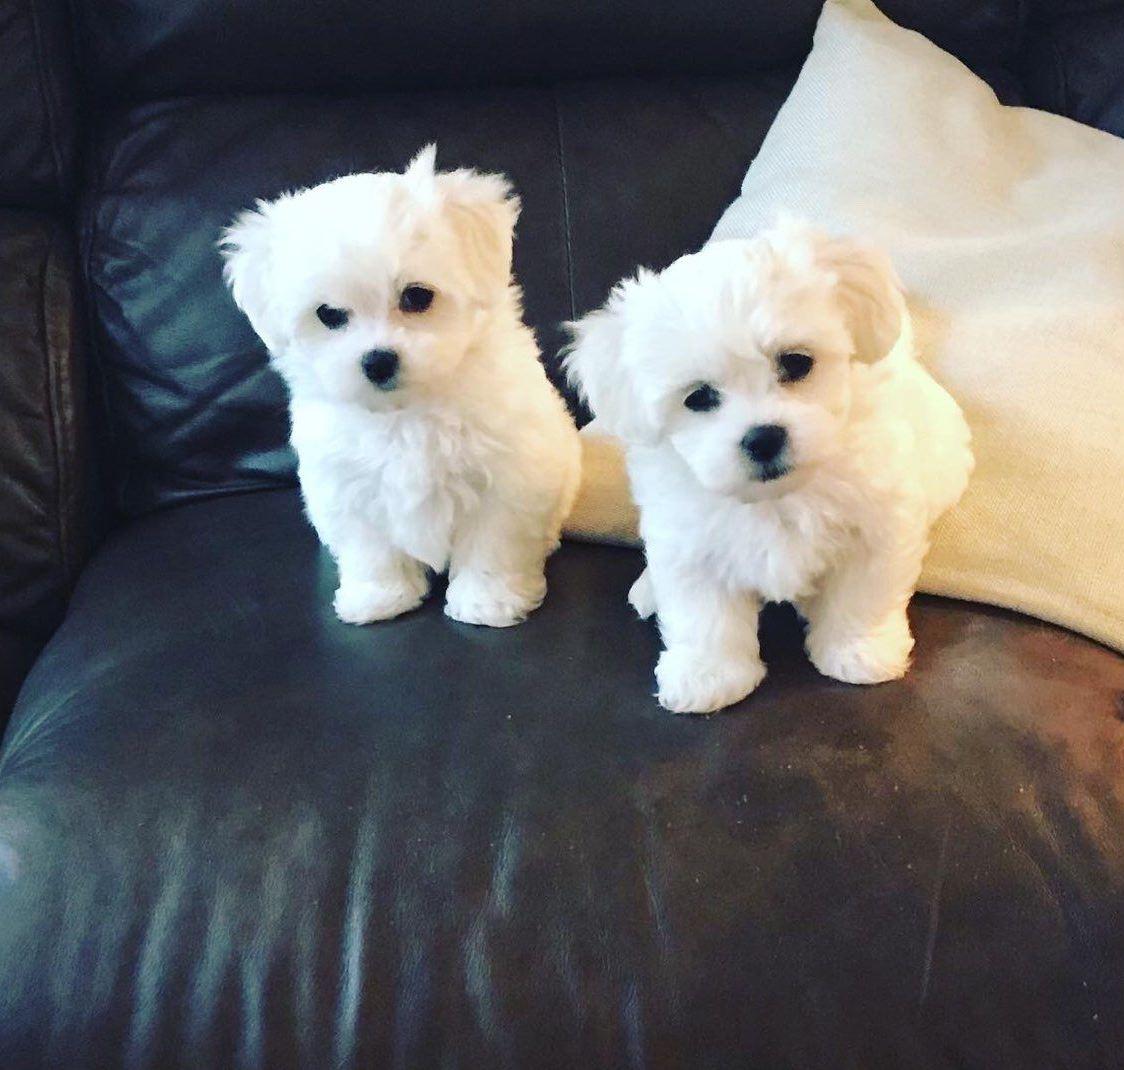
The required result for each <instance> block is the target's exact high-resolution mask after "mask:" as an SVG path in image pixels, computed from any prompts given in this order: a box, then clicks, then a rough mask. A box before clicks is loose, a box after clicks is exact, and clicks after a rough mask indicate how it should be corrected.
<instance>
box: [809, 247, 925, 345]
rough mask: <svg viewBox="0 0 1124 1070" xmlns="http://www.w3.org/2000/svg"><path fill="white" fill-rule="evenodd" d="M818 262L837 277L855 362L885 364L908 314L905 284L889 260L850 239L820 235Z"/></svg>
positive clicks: (838, 291) (877, 250) (817, 252)
mask: <svg viewBox="0 0 1124 1070" xmlns="http://www.w3.org/2000/svg"><path fill="white" fill-rule="evenodd" d="M816 259H817V261H818V262H819V263H820V264H822V265H823V266H824V267H826V268H827V269H828V270H829V271H830V272H831V273H832V274H833V275H835V277H836V280H837V281H836V287H837V291H836V292H837V293H838V295H839V300H840V302H841V303H842V305H843V308H844V311H845V314H846V317H847V325H848V327H849V328H850V331H851V340H852V341H853V342H854V345H855V352H854V357H855V359H856V360H862V361H867V362H868V363H872V362H873V361H876V360H881V359H882V357H884V356H886V354H887V353H889V352H890V350H891V349H892V348H893V346H894V343H895V342H896V341H897V340H898V335H899V334H901V329H902V317H903V315H904V314H905V299H904V297H903V296H902V284H901V282H900V281H899V280H898V276H897V273H896V272H895V271H894V266H893V264H892V263H891V262H890V258H889V256H887V255H886V254H885V253H884V252H883V251H882V250H881V249H876V248H874V247H873V246H868V245H863V244H862V243H860V242H857V241H854V240H852V239H850V238H834V237H828V236H827V235H820V236H819V238H818V240H817V243H816Z"/></svg>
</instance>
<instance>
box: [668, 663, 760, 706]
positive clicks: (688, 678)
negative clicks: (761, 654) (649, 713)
mask: <svg viewBox="0 0 1124 1070" xmlns="http://www.w3.org/2000/svg"><path fill="white" fill-rule="evenodd" d="M764 679H765V666H764V665H763V664H762V663H761V660H760V658H755V659H752V660H750V659H747V658H732V657H727V658H720V657H715V656H714V655H713V654H710V653H707V652H705V651H701V650H698V649H692V648H690V647H671V648H669V649H667V650H665V651H664V652H663V653H662V654H661V655H660V660H659V661H658V662H657V663H656V683H657V684H658V685H659V692H658V694H657V696H656V697H657V698H658V699H659V703H660V705H661V706H663V707H664V709H668V710H671V712H672V713H714V712H715V711H716V710H721V709H723V708H724V707H726V706H732V705H733V704H734V703H735V702H740V701H741V700H742V699H743V698H745V697H746V695H748V694H750V692H752V691H753V690H754V689H755V688H756V687H757V685H758V684H759V683H761V681H762V680H764Z"/></svg>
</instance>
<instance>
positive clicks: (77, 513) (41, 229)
mask: <svg viewBox="0 0 1124 1070" xmlns="http://www.w3.org/2000/svg"><path fill="white" fill-rule="evenodd" d="M81 333H82V329H81V326H80V324H79V321H78V313H77V310H76V297H75V291H74V266H73V250H72V248H71V241H70V238H69V236H68V234H67V232H66V229H65V228H64V227H63V226H62V225H61V224H59V223H56V222H55V221H53V220H52V219H50V218H49V217H47V216H45V215H41V214H38V213H34V212H16V211H0V457H2V458H3V462H2V469H3V479H2V480H0V628H7V629H11V630H13V631H16V632H19V633H22V634H25V635H28V636H39V637H41V638H45V637H46V635H47V634H49V632H50V630H51V629H52V628H53V627H54V626H55V625H56V624H57V623H58V621H59V619H60V617H61V615H62V611H63V607H64V605H65V601H66V597H67V594H68V593H69V589H70V586H71V583H72V582H73V580H74V578H75V577H76V575H77V573H78V570H79V568H80V567H81V565H82V559H83V554H84V551H85V539H86V523H85V508H86V502H87V495H86V477H85V460H84V458H83V456H82V454H83V451H84V450H85V448H86V445H87V443H86V435H85V423H86V397H85V390H84V369H83V363H82V360H83V358H82V348H81Z"/></svg>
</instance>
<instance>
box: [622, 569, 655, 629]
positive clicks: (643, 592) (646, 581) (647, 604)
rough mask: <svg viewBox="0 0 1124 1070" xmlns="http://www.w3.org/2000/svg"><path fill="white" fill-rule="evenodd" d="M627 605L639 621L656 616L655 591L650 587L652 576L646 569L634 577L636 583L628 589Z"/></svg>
mask: <svg viewBox="0 0 1124 1070" xmlns="http://www.w3.org/2000/svg"><path fill="white" fill-rule="evenodd" d="M628 604H629V605H630V606H632V608H633V609H634V610H635V611H636V615H637V616H638V617H639V618H640V619H641V620H647V619H648V618H649V617H654V616H655V615H656V591H655V588H654V587H653V586H652V576H651V574H650V573H649V572H648V570H647V569H644V571H643V572H641V573H640V575H639V576H637V577H636V582H635V583H633V585H632V586H631V587H630V588H629V589H628Z"/></svg>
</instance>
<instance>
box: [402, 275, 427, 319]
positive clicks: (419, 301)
mask: <svg viewBox="0 0 1124 1070" xmlns="http://www.w3.org/2000/svg"><path fill="white" fill-rule="evenodd" d="M432 304H433V291H432V290H431V289H430V288H429V287H428V286H419V285H418V284H417V283H416V282H415V283H412V284H411V285H409V286H407V287H406V289H404V290H403V291H402V294H401V296H400V297H399V298H398V307H399V308H400V309H401V310H402V311H403V312H424V311H425V310H426V309H427V308H429V306H430V305H432Z"/></svg>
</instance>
